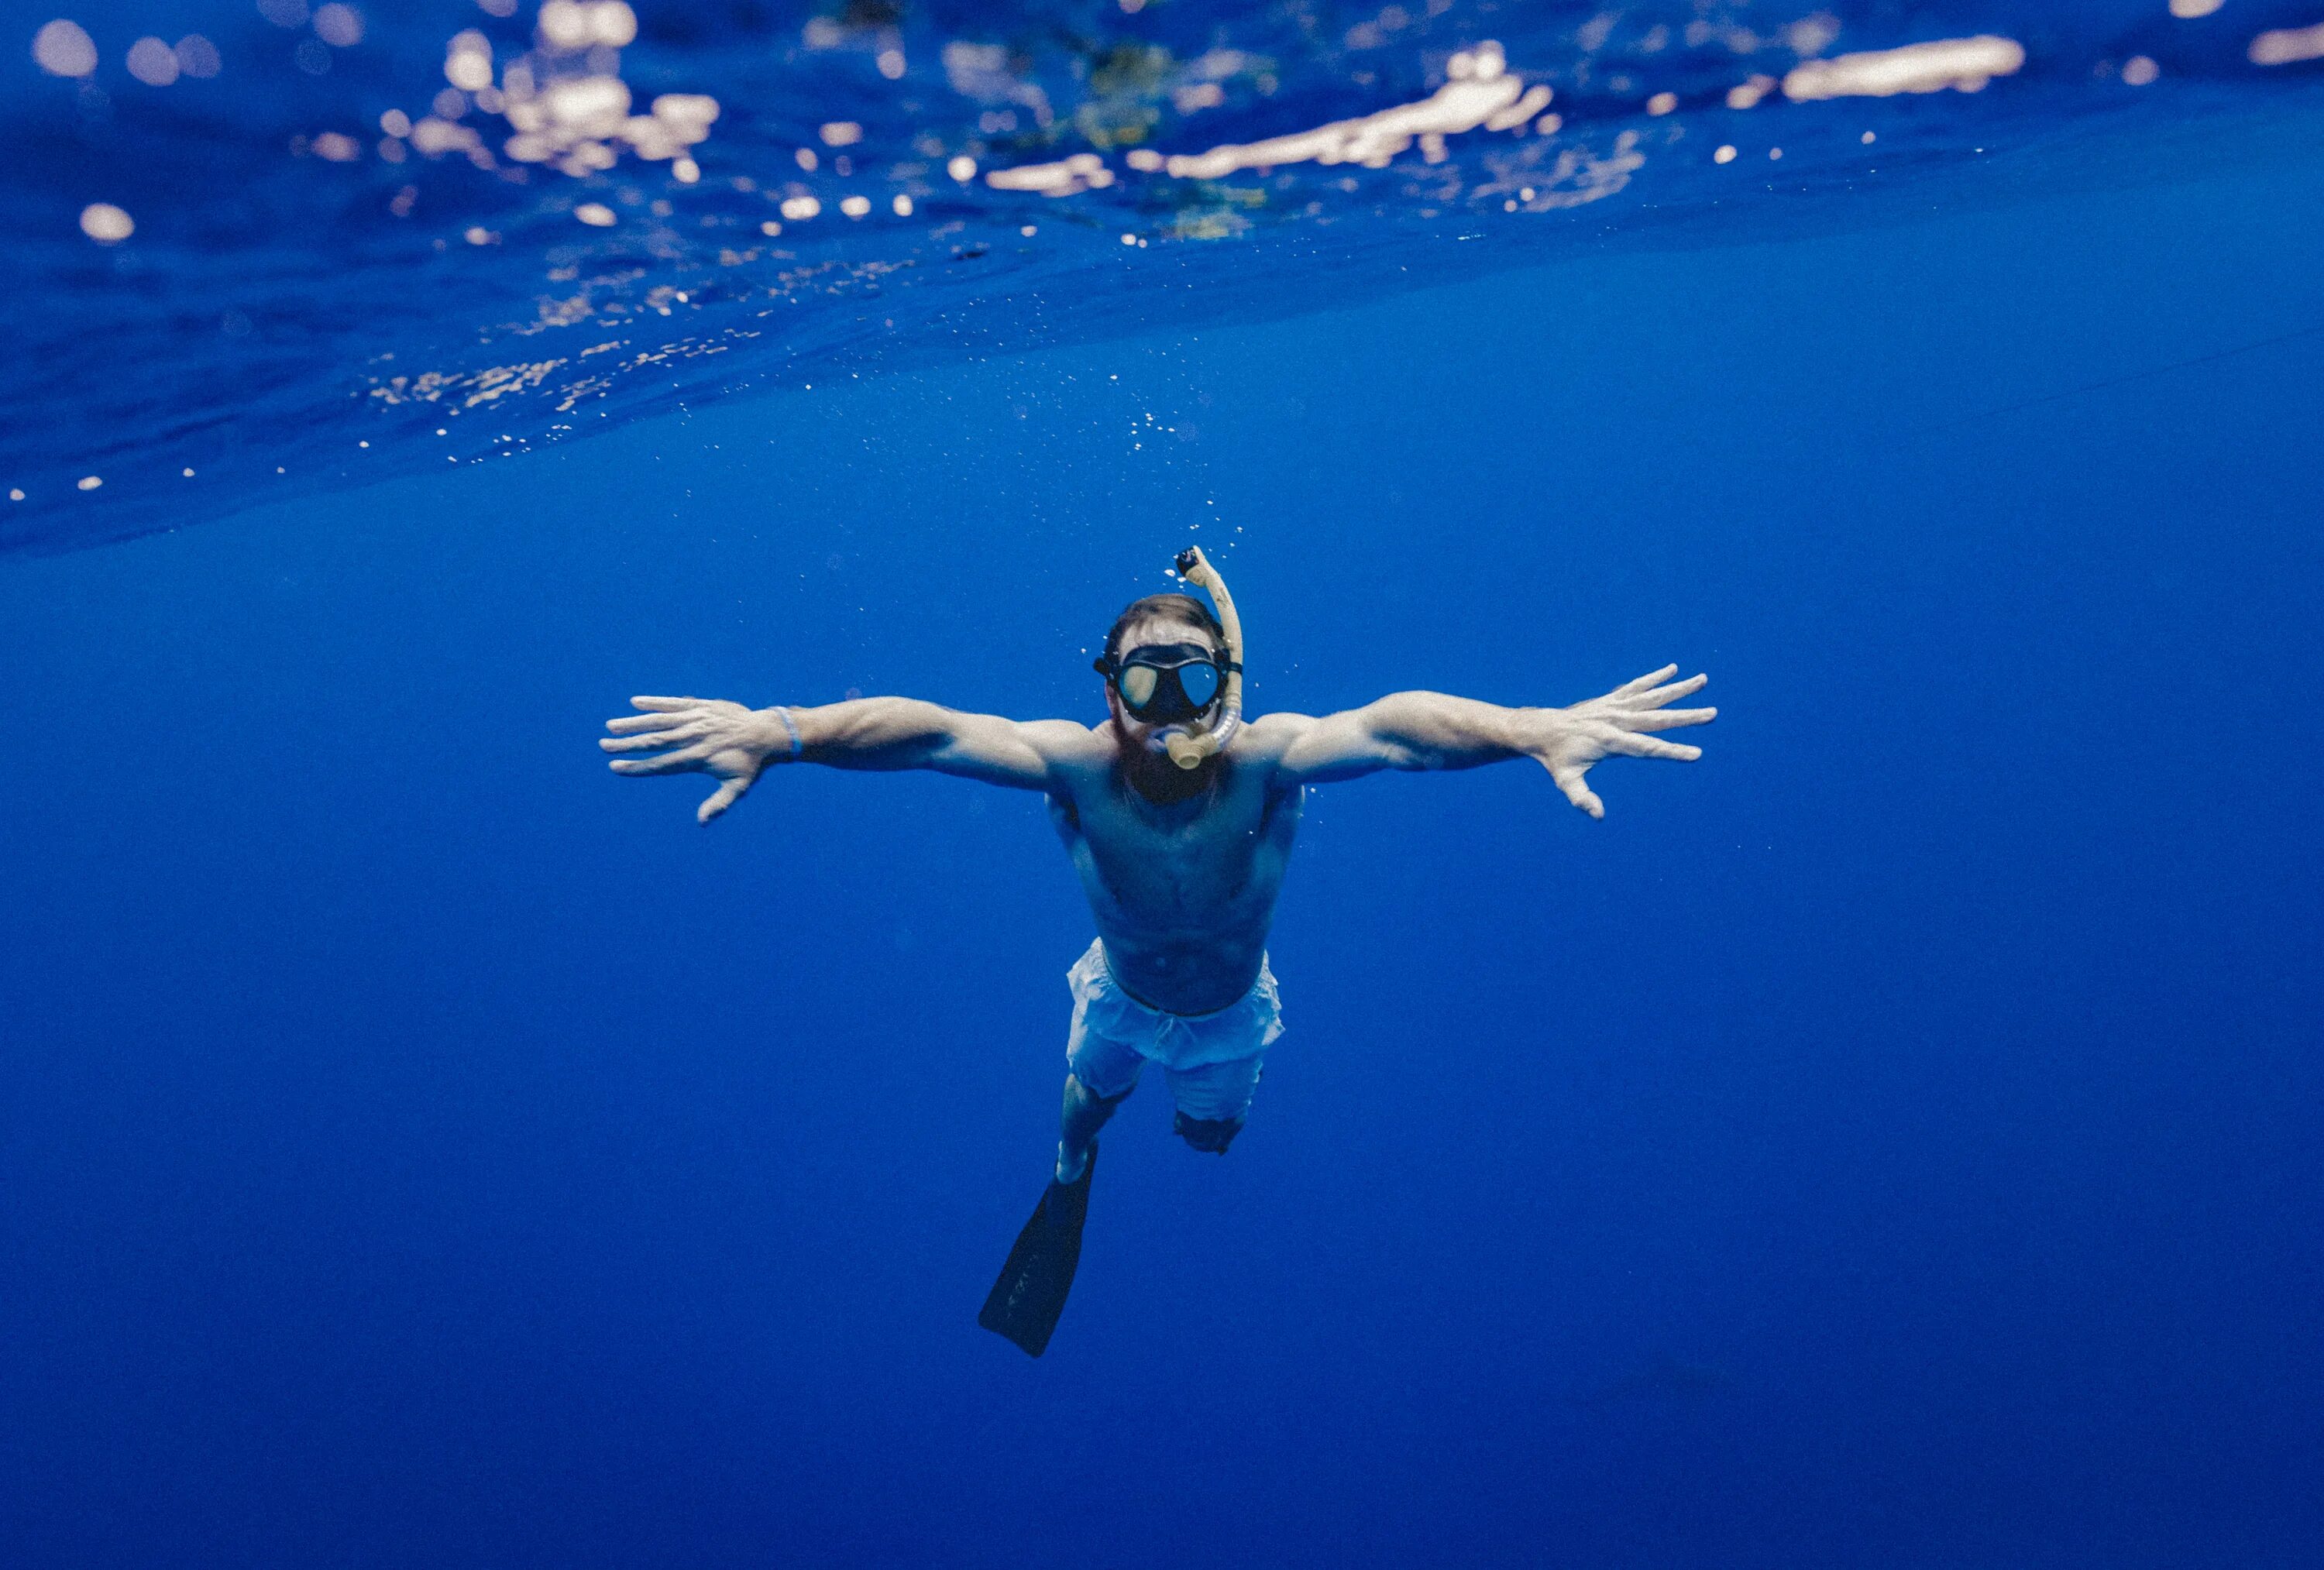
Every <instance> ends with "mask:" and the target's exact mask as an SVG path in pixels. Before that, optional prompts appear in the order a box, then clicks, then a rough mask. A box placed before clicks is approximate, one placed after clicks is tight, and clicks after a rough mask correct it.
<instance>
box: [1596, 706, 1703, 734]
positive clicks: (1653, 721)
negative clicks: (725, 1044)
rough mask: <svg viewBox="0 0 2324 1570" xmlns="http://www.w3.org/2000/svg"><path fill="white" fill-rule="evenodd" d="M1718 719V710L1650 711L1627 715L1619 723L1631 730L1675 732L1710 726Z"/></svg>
mask: <svg viewBox="0 0 2324 1570" xmlns="http://www.w3.org/2000/svg"><path fill="white" fill-rule="evenodd" d="M1718 718H1719V711H1718V710H1716V709H1650V710H1648V711H1647V712H1645V713H1643V714H1625V715H1624V716H1623V717H1622V718H1621V719H1620V720H1619V721H1617V723H1618V724H1620V725H1621V726H1623V727H1624V728H1625V729H1627V730H1677V729H1678V728H1679V727H1680V726H1682V725H1708V724H1710V723H1711V721H1713V720H1716V719H1718Z"/></svg>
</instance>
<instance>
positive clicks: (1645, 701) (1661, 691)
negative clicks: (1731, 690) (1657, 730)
mask: <svg viewBox="0 0 2324 1570" xmlns="http://www.w3.org/2000/svg"><path fill="white" fill-rule="evenodd" d="M1677 668H1678V667H1677V666H1667V667H1665V670H1664V671H1663V673H1662V674H1663V675H1669V674H1670V673H1671V672H1672V671H1674V670H1676V669H1677ZM1710 680H1711V678H1710V677H1709V676H1706V675H1692V676H1689V677H1687V678H1686V680H1684V681H1683V682H1673V683H1672V684H1670V685H1669V686H1667V687H1656V688H1655V690H1654V691H1653V692H1650V693H1639V694H1638V697H1637V702H1639V703H1641V704H1642V705H1644V706H1645V707H1646V708H1649V709H1659V708H1661V707H1662V706H1663V705H1664V704H1665V703H1674V702H1677V701H1678V700H1679V699H1681V698H1685V697H1692V695H1693V694H1695V693H1699V692H1701V691H1702V689H1703V685H1704V684H1705V683H1707V682H1709V681H1710Z"/></svg>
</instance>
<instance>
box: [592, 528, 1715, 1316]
mask: <svg viewBox="0 0 2324 1570" xmlns="http://www.w3.org/2000/svg"><path fill="white" fill-rule="evenodd" d="M1178 571H1179V573H1180V574H1181V575H1182V576H1183V577H1184V578H1185V580H1186V581H1187V583H1190V584H1193V585H1194V586H1197V587H1200V588H1203V589H1205V590H1207V591H1208V592H1209V593H1210V595H1211V598H1212V600H1213V601H1214V602H1215V603H1216V605H1217V606H1218V614H1217V615H1216V616H1213V614H1212V613H1211V612H1210V611H1208V610H1206V609H1204V608H1203V603H1202V601H1199V600H1196V599H1194V597H1193V596H1191V595H1187V594H1155V595H1149V596H1148V597H1147V598H1145V599H1143V600H1139V601H1137V602H1135V603H1134V604H1132V605H1131V606H1130V608H1129V609H1128V610H1126V611H1123V612H1122V613H1121V615H1120V618H1119V619H1117V620H1115V622H1114V624H1113V628H1112V630H1111V631H1110V632H1109V633H1108V634H1107V635H1106V639H1105V653H1104V656H1102V658H1100V659H1099V660H1098V661H1097V671H1098V674H1099V675H1102V676H1103V677H1104V678H1105V693H1106V707H1107V709H1108V711H1109V716H1108V718H1107V721H1106V722H1105V723H1104V724H1102V725H1100V726H1098V727H1097V728H1096V729H1094V730H1093V729H1091V728H1090V727H1088V726H1086V725H1082V724H1079V723H1077V722H1075V721H1071V720H1026V721H1019V720H1003V719H1001V718H999V717H997V716H994V715H990V714H960V713H955V712H953V711H952V710H950V709H944V708H939V707H937V706H936V704H934V703H924V702H918V701H917V700H914V699H910V698H860V699H853V700H850V701H849V702H844V703H833V704H830V705H828V706H826V707H824V708H816V709H803V708H786V707H781V706H778V707H775V708H771V709H746V708H744V707H742V704H740V703H730V702H721V701H716V700H710V699H700V698H632V699H631V700H630V702H631V704H632V707H634V708H637V709H641V710H643V711H644V712H643V713H640V714H634V715H629V716H626V717H624V718H622V719H618V720H613V721H607V722H606V726H605V729H606V730H610V731H612V732H613V733H614V734H613V739H607V740H603V741H600V742H599V743H598V745H599V746H600V747H602V748H604V749H605V750H606V751H608V752H621V753H631V752H653V753H658V754H659V756H658V757H621V758H616V759H614V761H613V770H614V771H615V772H616V773H619V774H631V775H657V774H677V773H681V772H694V773H700V774H707V775H710V776H714V777H715V778H716V779H718V780H719V781H720V782H721V784H720V785H719V786H718V788H717V790H716V791H715V792H713V793H712V794H711V796H710V798H709V799H708V800H707V801H705V802H704V803H702V805H701V808H700V809H699V811H698V812H697V813H696V817H698V818H699V819H700V820H701V821H702V822H705V823H707V822H710V821H711V820H712V819H713V818H715V817H717V816H718V815H719V814H720V813H724V812H725V811H726V809H728V808H729V807H731V806H733V804H734V803H736V802H737V801H739V800H740V799H742V794H743V793H744V792H745V791H747V790H749V789H750V788H751V786H752V785H753V784H755V783H756V782H757V780H758V778H759V776H760V775H761V773H762V772H764V771H765V769H766V767H767V766H768V765H769V764H770V763H821V764H826V765H829V766H830V767H834V768H862V769H899V768H926V769H934V770H936V772H938V773H940V774H954V775H961V776H965V777H967V778H969V779H976V780H982V781H984V782H985V783H987V784H989V785H1012V786H1015V787H1016V788H1018V789H1019V790H1035V791H1040V792H1042V793H1043V794H1046V795H1047V797H1048V801H1049V816H1050V820H1051V822H1054V823H1055V824H1056V830H1057V834H1058V837H1059V838H1061V839H1062V840H1065V849H1066V851H1067V852H1068V853H1069V854H1070V855H1071V856H1072V857H1073V858H1074V868H1076V869H1077V870H1079V872H1080V873H1081V878H1082V888H1083V890H1084V892H1085V893H1086V894H1087V895H1088V896H1089V903H1090V914H1092V915H1093V917H1094V918H1095V920H1096V924H1097V933H1098V935H1097V941H1094V942H1093V943H1092V944H1091V945H1090V946H1089V951H1088V952H1086V953H1084V955H1083V956H1082V957H1081V959H1079V960H1078V961H1076V962H1075V963H1074V967H1073V969H1071V970H1070V971H1069V972H1067V979H1068V980H1069V982H1070V983H1071V985H1072V987H1073V995H1074V1019H1073V1027H1072V1032H1071V1034H1070V1036H1069V1037H1068V1039H1067V1042H1066V1045H1065V1063H1066V1069H1067V1072H1066V1075H1065V1114H1064V1120H1063V1127H1062V1130H1061V1134H1060V1137H1059V1139H1058V1142H1057V1164H1056V1172H1055V1174H1054V1175H1053V1176H1052V1178H1051V1180H1050V1183H1049V1187H1048V1189H1047V1191H1046V1192H1045V1193H1044V1194H1043V1195H1042V1198H1041V1202H1040V1204H1039V1206H1038V1207H1037V1208H1036V1209H1035V1211H1034V1213H1033V1218H1032V1219H1031V1220H1030V1221H1028V1223H1027V1224H1026V1226H1025V1230H1024V1233H1023V1235H1021V1236H1019V1238H1018V1240H1017V1246H1016V1248H1015V1250H1014V1251H1013V1252H1011V1253H1010V1256H1009V1262H1008V1264H1007V1265H1006V1266H1004V1267H1003V1268H1002V1270H1001V1278H1000V1280H999V1281H996V1282H995V1283H994V1285H993V1288H992V1292H991V1297H990V1298H989V1299H987V1300H986V1302H985V1305H984V1311H983V1312H982V1314H981V1315H979V1316H978V1322H979V1323H980V1324H982V1325H983V1326H985V1327H987V1328H988V1329H991V1330H994V1331H997V1332H999V1333H1000V1334H1001V1335H1003V1336H1008V1337H1009V1338H1010V1340H1012V1341H1014V1342H1016V1343H1017V1344H1018V1345H1019V1346H1021V1347H1023V1348H1024V1349H1025V1350H1026V1351H1027V1352H1028V1353H1030V1354H1033V1355H1034V1356H1036V1357H1038V1356H1039V1355H1040V1354H1041V1352H1042V1350H1043V1349H1044V1348H1045V1347H1046V1346H1047V1345H1048V1341H1049V1336H1050V1333H1051V1332H1052V1331H1053V1330H1054V1329H1055V1328H1056V1323H1057V1317H1058V1316H1059V1314H1061V1313H1062V1312H1063V1311H1064V1309H1065V1294H1066V1291H1067V1290H1068V1289H1069V1288H1070V1287H1071V1286H1072V1284H1073V1275H1074V1264H1075V1262H1077V1261H1078V1259H1079V1258H1080V1254H1081V1235H1082V1222H1083V1218H1084V1216H1085V1215H1086V1214H1087V1207H1088V1203H1089V1185H1090V1178H1091V1175H1092V1173H1093V1171H1095V1168H1096V1161H1097V1134H1098V1130H1099V1129H1100V1128H1102V1127H1103V1126H1104V1125H1105V1121H1106V1119H1107V1118H1109V1117H1111V1116H1113V1112H1114V1108H1116V1107H1117V1106H1120V1104H1121V1102H1122V1099H1123V1098H1124V1097H1127V1096H1128V1095H1129V1094H1130V1091H1131V1090H1133V1089H1135V1088H1137V1086H1138V1079H1139V1074H1140V1073H1142V1072H1143V1071H1144V1070H1145V1068H1146V1065H1147V1064H1148V1063H1152V1064H1154V1065H1155V1066H1156V1067H1157V1068H1159V1069H1160V1070H1161V1071H1162V1077H1163V1079H1164V1080H1165V1082H1167V1084H1168V1086H1169V1087H1170V1094H1171V1097H1172V1098H1173V1099H1174V1100H1175V1101H1176V1104H1177V1116H1176V1128H1177V1132H1178V1134H1179V1135H1180V1136H1181V1137H1182V1138H1184V1139H1185V1142H1186V1143H1188V1144H1189V1145H1192V1146H1193V1147H1194V1149H1195V1150H1198V1151H1208V1152H1216V1153H1218V1154H1221V1155H1223V1154H1225V1153H1226V1150H1227V1146H1228V1145H1229V1143H1231V1142H1232V1141H1233V1139H1234V1136H1235V1135H1236V1134H1237V1133H1239V1132H1240V1130H1241V1128H1242V1125H1243V1120H1244V1118H1245V1117H1246V1116H1249V1114H1250V1103H1251V1095H1252V1092H1253V1091H1254V1090H1255V1089H1256V1088H1258V1085H1259V1066H1260V1063H1261V1060H1263V1059H1264V1058H1265V1056H1266V1053H1267V1049H1268V1046H1269V1045H1271V1044H1272V1043H1273V1042H1274V1041H1275V1039H1276V1037H1277V1036H1278V1035H1280V1034H1282V1033H1283V1024H1282V1017H1281V1016H1282V1008H1281V1005H1280V1004H1279V1003H1278V1001H1277V996H1276V989H1275V977H1274V974H1273V973H1272V972H1271V971H1269V970H1268V966H1267V932H1268V925H1269V924H1270V923H1271V922H1272V921H1273V919H1274V915H1275V900H1276V895H1277V893H1278V892H1279V891H1280V889H1281V887H1282V884H1283V869H1284V864H1285V863H1286V861H1287V860H1288V859H1289V858H1290V855H1291V841H1292V837H1293V835H1295V834H1296V832H1297V831H1298V828H1299V813H1300V805H1301V802H1302V799H1303V796H1304V793H1305V787H1306V786H1308V785H1321V784H1324V783H1326V782H1329V781H1335V780H1344V779H1353V778H1355V777H1356V776H1359V775H1367V774H1373V773H1377V772H1378V771H1379V770H1381V769H1387V768H1400V769H1444V768H1474V767H1477V766H1478V765H1480V764H1486V763H1499V762H1502V761H1504V760H1507V759H1510V758H1518V757H1530V758H1532V759H1534V760H1535V762H1537V763H1539V764H1541V765H1542V767H1545V768H1546V769H1548V770H1549V774H1550V777H1551V778H1552V779H1554V780H1555V781H1556V782H1557V785H1558V788H1559V789H1560V790H1563V792H1564V793H1565V798H1566V800H1568V801H1570V802H1572V803H1573V804H1574V805H1575V806H1577V807H1579V808H1581V809H1582V811H1583V812H1585V813H1589V814H1590V815H1591V817H1593V818H1597V817H1602V816H1604V815H1605V808H1604V806H1603V805H1602V803H1600V801H1599V799H1598V797H1597V795H1596V794H1594V793H1593V792H1591V789H1590V787H1589V786H1588V785H1586V784H1585V783H1584V779H1583V776H1585V775H1586V774H1587V773H1588V772H1589V770H1590V768H1591V765H1593V764H1595V763H1597V762H1598V761H1599V760H1600V758H1603V757H1609V756H1610V755H1613V754H1620V755H1622V756H1624V757H1674V758H1680V759H1692V758H1695V757H1700V756H1701V749H1700V748H1693V747H1686V746H1682V745H1679V744H1677V743H1674V742H1669V741H1664V740H1660V739H1656V738H1655V736H1653V735H1652V734H1650V732H1653V731H1656V730H1674V729H1676V728H1678V727H1681V726H1685V725H1701V724H1703V723H1705V722H1707V721H1710V720H1711V719H1712V718H1713V717H1715V716H1716V715H1717V713H1718V711H1717V710H1716V709H1674V708H1671V707H1670V706H1669V705H1670V704H1672V703H1673V702H1676V701H1677V700H1679V699H1681V698H1683V697H1686V696H1688V695H1690V694H1692V693H1694V692H1696V691H1698V690H1700V689H1701V686H1702V684H1704V682H1705V681H1706V680H1708V679H1709V678H1707V677H1704V676H1699V675H1698V676H1690V677H1689V678H1687V679H1686V680H1685V681H1682V682H1674V681H1671V680H1670V677H1671V676H1673V675H1675V674H1676V673H1677V670H1678V667H1677V666H1665V667H1664V668H1663V669H1661V670H1659V671H1656V672H1655V673H1654V674H1653V675H1644V676H1640V677H1639V678H1638V679H1637V681H1634V682H1628V683H1625V684H1623V685H1621V686H1619V687H1617V688H1615V689H1614V690H1613V691H1612V692H1610V693H1607V694H1606V695H1605V696H1604V697H1602V698H1592V699H1591V700H1589V701H1588V702H1582V703H1576V704H1574V705H1573V706H1572V707H1571V708H1567V709H1504V708H1500V707H1498V706H1497V705H1495V704H1491V703H1480V702H1476V701H1475V700H1473V699H1470V698H1454V697H1448V696H1446V695H1445V694H1443V693H1391V694H1390V695H1388V697H1385V698H1382V699H1380V700H1379V701H1378V702H1373V703H1370V704H1368V705H1366V706H1365V707H1363V708H1361V709H1352V710H1349V711H1348V712H1344V713H1339V714H1327V715H1325V716H1323V718H1321V719H1317V718H1314V717H1313V716H1310V715H1306V714H1266V715H1262V716H1260V717H1259V718H1258V719H1255V720H1253V721H1250V722H1249V723H1247V724H1246V723H1245V722H1244V721H1243V715H1242V627H1241V623H1240V620H1239V619H1238V618H1237V616H1236V614H1235V608H1234V601H1233V599H1232V597H1231V596H1230V595H1229V594H1228V593H1227V591H1226V585H1225V584H1224V583H1222V582H1221V581H1220V579H1219V576H1218V574H1217V571H1216V570H1215V569H1214V568H1213V566H1212V565H1211V564H1210V563H1209V562H1207V561H1206V560H1204V559H1203V554H1202V553H1201V552H1200V551H1199V550H1189V551H1186V552H1185V553H1184V554H1182V555H1180V556H1179V557H1178Z"/></svg>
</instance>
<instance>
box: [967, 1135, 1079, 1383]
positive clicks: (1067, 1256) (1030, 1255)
mask: <svg viewBox="0 0 2324 1570" xmlns="http://www.w3.org/2000/svg"><path fill="white" fill-rule="evenodd" d="M1096 1173H1097V1147H1096V1146H1095V1145H1094V1144H1093V1145H1092V1146H1091V1147H1090V1154H1089V1164H1088V1165H1086V1166H1084V1167H1083V1168H1082V1175H1081V1176H1080V1177H1078V1178H1076V1179H1074V1180H1073V1181H1072V1182H1070V1183H1060V1182H1058V1181H1057V1180H1056V1179H1055V1178H1052V1179H1050V1180H1049V1187H1048V1189H1047V1191H1046V1192H1044V1193H1043V1194H1042V1196H1041V1202H1040V1204H1038V1205H1037V1206H1035V1207H1034V1208H1033V1218H1032V1219H1031V1220H1030V1221H1028V1222H1027V1223H1025V1230H1024V1231H1022V1232H1020V1233H1019V1234H1018V1235H1017V1246H1016V1247H1014V1248H1012V1249H1010V1251H1009V1262H1008V1263H1007V1264H1004V1265H1002V1266H1001V1279H1000V1280H999V1281H994V1282H993V1283H992V1291H991V1295H989V1296H988V1297H987V1298H986V1299H984V1308H983V1310H982V1312H980V1313H979V1314H978V1315H977V1316H976V1322H977V1323H978V1324H980V1325H982V1326H983V1327H985V1328H986V1329H987V1330H990V1331H991V1332H992V1333H993V1334H994V1335H996V1336H1007V1337H1008V1338H1009V1339H1010V1340H1011V1341H1014V1342H1015V1343H1016V1344H1017V1345H1019V1346H1021V1347H1023V1348H1024V1349H1025V1353H1026V1355H1028V1356H1029V1357H1038V1356H1040V1355H1041V1354H1042V1353H1043V1352H1045V1351H1047V1350H1048V1345H1049V1337H1050V1336H1051V1335H1052V1334H1054V1333H1055V1332H1056V1328H1057V1317H1058V1316H1059V1315H1061V1314H1063V1313H1064V1312H1065V1294H1066V1293H1068V1292H1070V1291H1072V1290H1074V1266H1075V1265H1077V1264H1079V1263H1080V1262H1081V1258H1082V1223H1083V1222H1084V1221H1086V1220H1087V1219H1088V1218H1089V1191H1090V1179H1091V1178H1093V1176H1095V1175H1096Z"/></svg>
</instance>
